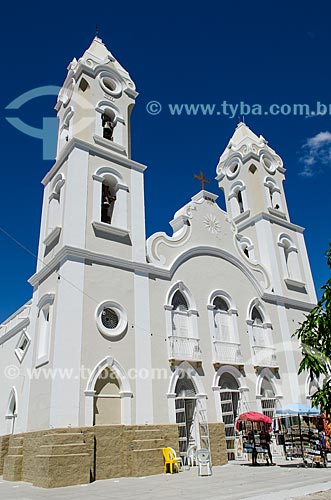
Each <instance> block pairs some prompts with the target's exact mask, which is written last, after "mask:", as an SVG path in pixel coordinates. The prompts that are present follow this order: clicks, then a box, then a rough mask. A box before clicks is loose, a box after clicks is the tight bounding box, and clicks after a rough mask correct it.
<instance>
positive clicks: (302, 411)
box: [276, 403, 321, 416]
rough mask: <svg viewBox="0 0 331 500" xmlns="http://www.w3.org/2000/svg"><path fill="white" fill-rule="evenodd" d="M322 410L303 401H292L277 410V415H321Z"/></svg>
mask: <svg viewBox="0 0 331 500" xmlns="http://www.w3.org/2000/svg"><path fill="white" fill-rule="evenodd" d="M320 414H321V412H320V411H319V410H318V409H317V408H312V407H311V406H309V405H306V404H303V403H291V404H289V405H287V406H285V407H284V408H280V409H279V410H276V415H311V416H314V415H316V416H317V415H320Z"/></svg>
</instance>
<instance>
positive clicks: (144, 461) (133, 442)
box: [125, 425, 169, 477]
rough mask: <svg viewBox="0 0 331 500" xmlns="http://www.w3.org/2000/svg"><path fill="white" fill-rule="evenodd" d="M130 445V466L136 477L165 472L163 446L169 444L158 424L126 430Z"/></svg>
mask: <svg viewBox="0 0 331 500" xmlns="http://www.w3.org/2000/svg"><path fill="white" fill-rule="evenodd" d="M125 434H126V438H127V442H128V445H129V450H130V451H129V453H128V466H129V469H130V471H131V475H132V476H135V477H139V476H149V475H152V474H160V473H162V472H163V454H162V448H164V447H166V446H169V443H168V442H167V441H166V439H165V437H164V436H163V434H162V430H161V429H160V428H159V427H157V426H152V425H149V426H148V427H147V426H137V427H136V428H135V429H134V430H127V431H125Z"/></svg>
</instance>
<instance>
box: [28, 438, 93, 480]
mask: <svg viewBox="0 0 331 500" xmlns="http://www.w3.org/2000/svg"><path fill="white" fill-rule="evenodd" d="M36 469H37V471H38V472H37V473H36V475H35V478H34V481H33V485H34V486H39V487H41V488H59V487H62V486H71V485H74V484H86V483H89V482H90V469H91V453H90V449H89V446H88V445H87V443H86V442H85V440H84V435H83V433H81V432H54V433H51V434H46V435H45V436H44V437H43V439H42V442H41V445H40V447H39V452H38V455H37V456H36Z"/></svg>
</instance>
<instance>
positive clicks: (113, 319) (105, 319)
mask: <svg viewBox="0 0 331 500" xmlns="http://www.w3.org/2000/svg"><path fill="white" fill-rule="evenodd" d="M101 321H102V324H103V326H104V327H105V328H109V329H110V330H114V328H116V327H117V325H118V323H119V318H118V316H117V314H116V312H115V311H114V310H113V309H109V307H107V309H104V310H103V311H102V313H101Z"/></svg>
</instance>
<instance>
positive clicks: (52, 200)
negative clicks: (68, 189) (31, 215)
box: [47, 174, 65, 235]
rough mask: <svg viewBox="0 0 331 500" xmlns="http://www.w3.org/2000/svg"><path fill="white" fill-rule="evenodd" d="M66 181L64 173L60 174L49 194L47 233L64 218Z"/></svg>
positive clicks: (58, 225) (59, 224)
mask: <svg viewBox="0 0 331 500" xmlns="http://www.w3.org/2000/svg"><path fill="white" fill-rule="evenodd" d="M64 183H65V180H64V177H63V175H62V174H60V175H58V176H57V177H56V178H55V179H54V181H53V183H52V186H51V194H50V196H49V206H48V221H47V235H49V234H50V233H51V232H52V231H53V230H54V229H56V228H58V227H60V226H61V222H62V221H61V219H62V210H61V209H62V205H61V203H62V199H61V198H62V187H63V185H64Z"/></svg>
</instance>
